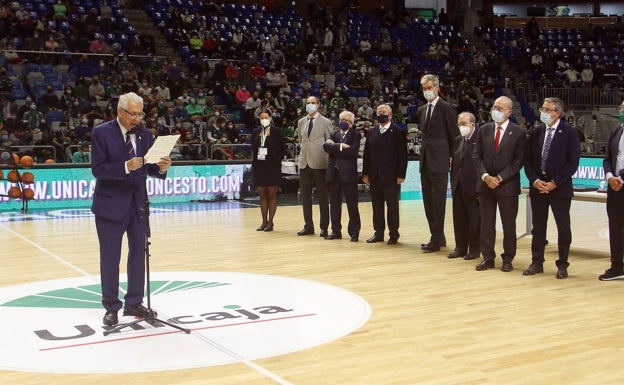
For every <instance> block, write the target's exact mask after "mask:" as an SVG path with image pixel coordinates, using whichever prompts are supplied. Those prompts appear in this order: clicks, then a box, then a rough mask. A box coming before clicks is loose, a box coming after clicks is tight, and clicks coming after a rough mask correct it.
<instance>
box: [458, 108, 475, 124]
mask: <svg viewBox="0 0 624 385" xmlns="http://www.w3.org/2000/svg"><path fill="white" fill-rule="evenodd" d="M457 117H458V118H461V117H467V118H468V121H469V122H470V123H476V122H477V119H476V118H475V116H474V114H473V113H472V112H468V111H464V112H460V113H459V115H457ZM458 120H459V119H458Z"/></svg>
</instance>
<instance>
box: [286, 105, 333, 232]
mask: <svg viewBox="0 0 624 385" xmlns="http://www.w3.org/2000/svg"><path fill="white" fill-rule="evenodd" d="M319 106H320V104H319V100H318V98H317V97H316V96H310V97H308V98H307V99H306V106H305V109H306V112H307V115H306V116H304V117H303V118H301V119H299V121H298V122H297V129H296V132H295V136H296V137H297V138H298V140H299V144H300V146H301V150H300V153H299V189H300V191H301V205H302V207H303V220H304V227H303V229H302V230H301V231H299V232H298V233H297V235H310V234H314V221H313V219H312V187H313V186H316V197H317V199H318V203H319V211H320V227H321V233H320V236H321V237H323V238H324V237H326V236H327V228H328V227H329V200H328V196H327V182H326V179H325V173H326V171H327V162H328V158H327V153H326V152H325V151H323V144H324V143H325V142H326V141H327V139H330V135H331V132H332V131H333V129H334V127H333V125H332V123H331V121H330V120H329V119H327V118H326V117H324V116H323V115H321V114H320V113H319V112H318V109H319Z"/></svg>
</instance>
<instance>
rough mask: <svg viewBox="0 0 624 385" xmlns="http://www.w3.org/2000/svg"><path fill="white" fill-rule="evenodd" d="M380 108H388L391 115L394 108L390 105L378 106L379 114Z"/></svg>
mask: <svg viewBox="0 0 624 385" xmlns="http://www.w3.org/2000/svg"><path fill="white" fill-rule="evenodd" d="M380 108H387V109H388V112H389V113H392V107H390V105H389V104H380V105H378V106H377V112H379V109H380Z"/></svg>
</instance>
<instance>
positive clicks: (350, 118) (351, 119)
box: [338, 110, 355, 124]
mask: <svg viewBox="0 0 624 385" xmlns="http://www.w3.org/2000/svg"><path fill="white" fill-rule="evenodd" d="M338 117H339V118H340V119H344V120H347V121H349V122H350V123H351V124H353V123H355V115H353V112H351V111H347V110H344V111H342V112H341V113H340V115H338Z"/></svg>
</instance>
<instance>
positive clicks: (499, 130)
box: [494, 126, 503, 153]
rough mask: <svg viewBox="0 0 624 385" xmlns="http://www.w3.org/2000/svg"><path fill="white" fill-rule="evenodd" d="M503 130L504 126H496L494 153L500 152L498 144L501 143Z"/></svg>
mask: <svg viewBox="0 0 624 385" xmlns="http://www.w3.org/2000/svg"><path fill="white" fill-rule="evenodd" d="M502 130H503V128H502V127H501V126H498V127H496V136H495V137H494V153H497V152H498V145H499V144H500V138H501V131H502Z"/></svg>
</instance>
